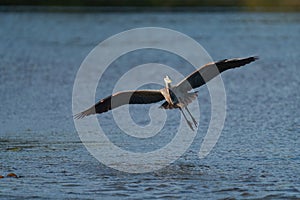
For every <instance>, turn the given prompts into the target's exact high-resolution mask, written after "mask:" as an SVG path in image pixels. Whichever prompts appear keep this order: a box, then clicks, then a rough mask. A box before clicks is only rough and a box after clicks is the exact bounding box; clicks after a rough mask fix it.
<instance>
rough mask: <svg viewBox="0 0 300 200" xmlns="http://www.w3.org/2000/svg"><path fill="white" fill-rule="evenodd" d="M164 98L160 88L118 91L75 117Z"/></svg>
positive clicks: (153, 101) (79, 117)
mask: <svg viewBox="0 0 300 200" xmlns="http://www.w3.org/2000/svg"><path fill="white" fill-rule="evenodd" d="M163 99H164V96H163V95H162V94H161V92H160V90H136V91H125V92H118V93H115V94H113V95H112V96H109V97H106V98H104V99H102V100H100V101H99V102H98V103H96V104H95V105H94V106H92V107H90V108H89V109H87V110H85V111H83V112H81V113H78V114H76V115H75V116H74V117H75V118H76V119H81V118H83V117H85V116H88V115H91V114H96V113H98V114H100V113H103V112H107V111H109V110H112V109H114V108H117V107H119V106H122V105H125V104H149V103H155V102H158V101H162V100H163Z"/></svg>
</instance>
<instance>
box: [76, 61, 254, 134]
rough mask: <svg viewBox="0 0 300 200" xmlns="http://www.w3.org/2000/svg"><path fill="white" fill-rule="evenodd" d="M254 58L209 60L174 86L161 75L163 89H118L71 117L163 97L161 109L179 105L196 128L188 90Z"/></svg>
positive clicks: (78, 117)
mask: <svg viewBox="0 0 300 200" xmlns="http://www.w3.org/2000/svg"><path fill="white" fill-rule="evenodd" d="M257 59H258V57H255V56H252V57H247V58H235V59H225V60H221V61H218V62H212V63H208V64H206V65H204V66H202V67H200V68H199V69H197V70H195V71H194V72H193V73H191V74H190V75H189V76H187V77H186V78H184V79H183V80H182V81H181V82H179V83H178V84H177V85H174V86H172V85H171V82H172V81H171V80H170V78H169V77H168V76H166V77H165V78H164V82H165V88H162V89H160V90H135V91H123V92H118V93H115V94H113V95H111V96H109V97H106V98H104V99H102V100H100V101H99V102H98V103H96V104H95V105H93V106H92V107H90V108H89V109H87V110H85V111H83V112H80V113H78V114H76V115H75V116H74V117H75V118H76V119H81V118H83V117H85V116H88V115H92V114H96V113H98V114H100V113H103V112H107V111H109V110H112V109H114V108H117V107H119V106H122V105H125V104H150V103H156V102H159V101H162V100H165V102H164V103H163V104H162V105H161V106H160V108H163V109H173V108H179V110H180V111H181V113H182V114H183V116H184V118H185V120H186V122H187V123H188V125H189V127H190V128H191V129H192V130H194V128H193V126H192V122H191V121H189V120H188V119H187V116H186V115H185V113H184V111H183V109H185V110H186V111H187V113H188V114H189V116H190V118H191V119H192V121H193V123H194V125H195V127H197V121H196V120H195V118H194V117H193V115H192V114H191V112H190V111H189V109H188V107H187V106H188V104H190V103H191V102H192V101H193V100H194V99H196V98H197V92H190V91H191V90H192V89H194V88H197V87H200V86H202V85H204V84H205V83H206V82H208V81H210V80H211V79H213V78H214V77H216V76H217V75H218V74H219V73H222V72H223V71H226V70H227V69H231V68H236V67H240V66H243V65H246V64H249V63H251V62H253V61H255V60H257Z"/></svg>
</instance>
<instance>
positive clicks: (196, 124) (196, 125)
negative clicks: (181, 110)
mask: <svg viewBox="0 0 300 200" xmlns="http://www.w3.org/2000/svg"><path fill="white" fill-rule="evenodd" d="M192 120H193V122H194V124H195V127H198V123H197V121H196V120H195V119H194V118H192Z"/></svg>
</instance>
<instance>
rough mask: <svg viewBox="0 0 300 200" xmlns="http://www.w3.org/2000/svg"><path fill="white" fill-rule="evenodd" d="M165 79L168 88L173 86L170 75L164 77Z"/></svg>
mask: <svg viewBox="0 0 300 200" xmlns="http://www.w3.org/2000/svg"><path fill="white" fill-rule="evenodd" d="M164 81H165V84H166V87H167V88H169V87H171V83H172V80H171V79H170V78H169V77H168V76H166V77H165V78H164Z"/></svg>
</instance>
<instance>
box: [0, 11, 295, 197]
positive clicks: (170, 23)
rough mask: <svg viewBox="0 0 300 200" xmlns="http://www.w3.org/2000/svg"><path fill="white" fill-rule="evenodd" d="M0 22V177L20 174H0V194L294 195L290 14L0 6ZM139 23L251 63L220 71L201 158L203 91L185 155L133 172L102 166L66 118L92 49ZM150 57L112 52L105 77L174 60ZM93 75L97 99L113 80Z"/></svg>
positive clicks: (216, 55)
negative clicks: (215, 128) (210, 137)
mask: <svg viewBox="0 0 300 200" xmlns="http://www.w3.org/2000/svg"><path fill="white" fill-rule="evenodd" d="M0 24H1V29H0V58H1V59H0V93H1V97H0V99H1V104H0V111H1V118H0V127H1V128H0V149H1V151H0V160H1V162H0V175H6V174H8V173H10V172H13V173H16V174H17V175H19V176H20V178H18V179H15V178H3V179H0V198H1V199H10V198H11V199H15V198H19V197H29V198H33V197H37V198H45V199H50V198H57V197H60V198H66V199H69V198H80V199H84V198H86V199H94V198H100V197H103V198H106V199H110V198H111V199H114V198H116V199H119V198H122V199H140V198H144V199H154V198H169V199H188V198H196V199H201V198H202V199H204V198H205V199H207V198H211V199H225V198H235V199H243V198H245V199H260V198H265V199H299V198H300V176H299V174H300V168H299V165H300V107H299V106H300V103H299V102H300V91H299V85H300V78H299V77H300V76H299V75H300V73H299V72H300V71H299V69H300V68H299V62H300V45H299V40H300V35H299V33H300V14H298V13H288V14H287V13H217V12H215V13H143V14H141V13H126V14H121V13H104V14H101V13H92V14H87V13H71V14H65V13H26V12H22V13H13V12H11V13H0ZM143 26H159V27H165V28H171V29H175V30H177V31H181V32H183V33H185V34H187V35H189V36H191V37H192V38H194V39H195V40H197V41H198V42H200V43H201V44H202V45H203V46H204V47H205V49H206V50H207V51H208V53H209V54H210V55H211V56H212V58H213V59H214V60H219V59H224V58H231V57H243V56H248V55H259V56H260V58H261V59H260V60H259V61H258V62H256V63H255V64H252V65H251V66H248V67H244V68H242V69H239V70H233V71H230V72H226V73H224V74H222V78H223V81H224V84H225V89H226V94H227V117H226V122H225V127H224V129H223V132H222V135H221V137H220V139H219V141H218V143H217V145H216V146H215V148H214V149H213V151H212V152H211V153H210V155H209V156H208V157H206V158H205V159H202V160H200V159H199V158H198V157H197V153H198V151H199V148H200V144H201V142H202V139H203V136H204V135H205V133H206V130H207V127H208V122H209V118H210V103H209V94H208V92H207V90H206V88H202V89H201V90H200V94H201V95H199V98H198V100H199V103H200V105H201V120H200V125H199V126H200V128H199V130H198V134H197V137H196V139H195V141H194V143H193V144H192V146H191V147H190V148H189V150H188V151H187V152H186V153H185V154H184V155H183V156H182V157H181V158H180V159H179V160H178V161H176V162H175V163H173V164H172V165H171V166H169V167H167V168H164V169H162V170H160V171H157V172H153V173H148V174H137V175H133V174H126V173H122V172H118V171H115V170H112V169H110V168H107V167H106V166H104V165H102V164H101V163H99V162H98V161H97V160H96V159H95V158H93V157H92V156H91V155H90V154H89V153H88V151H87V150H86V149H85V147H84V145H83V144H82V143H81V141H80V139H79V137H78V135H77V133H76V130H75V128H74V122H73V119H72V107H71V106H72V88H73V82H74V79H75V76H76V72H77V70H78V68H79V66H80V64H81V62H82V61H83V59H84V58H85V56H86V55H87V54H88V53H89V52H90V51H91V50H92V49H93V48H94V46H95V45H97V44H98V43H99V42H101V41H102V40H104V39H106V38H107V37H109V36H111V35H113V34H116V33H118V32H121V31H124V30H127V29H130V28H135V27H143ZM148 53H149V54H147V55H148V56H141V53H140V54H139V53H138V52H136V53H133V54H132V56H134V59H132V58H131V57H129V56H128V57H126V56H125V57H122V58H120V60H119V61H118V62H115V63H114V64H113V66H112V68H111V70H112V71H111V73H109V72H107V75H106V77H105V78H106V79H107V80H114V79H116V80H117V78H118V76H120V74H119V71H117V69H122V70H125V71H126V70H127V69H130V67H133V66H135V65H137V64H142V63H146V62H149V61H151V62H159V63H165V64H170V65H172V66H175V67H174V68H176V67H177V68H179V66H180V65H181V64H182V61H181V60H179V59H177V58H176V57H174V55H169V54H161V53H159V52H158V53H157V52H151V51H150V52H148ZM114 66H115V68H114ZM116 66H117V67H118V68H117V67H116ZM122 66H124V67H123V68H122ZM114 69H115V71H114ZM122 70H121V71H122ZM190 70H191V69H190V68H188V67H187V69H186V71H185V73H186V74H188V73H189V72H190ZM120 73H121V72H120ZM103 82H104V84H106V85H105V87H103V88H104V89H103V88H101V91H97V97H98V98H101V97H102V95H108V94H110V92H111V88H112V86H113V83H110V82H108V81H105V80H103ZM105 88H106V89H105ZM137 114H138V113H137ZM143 116H145V113H142V114H140V118H143ZM175 117H179V115H178V116H175ZM99 119H100V120H102V121H104V122H105V124H106V126H107V127H108V128H110V130H111V131H110V134H111V135H112V137H113V136H115V137H117V136H118V135H120V133H119V132H118V129H117V128H115V125H114V124H110V123H111V121H110V114H109V113H108V114H105V115H103V117H99ZM168 130H169V131H168ZM165 134H167V135H172V126H170V127H169V129H166V131H165ZM129 143H130V142H129ZM127 145H130V144H127ZM132 145H135V144H132ZM157 145H160V144H157Z"/></svg>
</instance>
